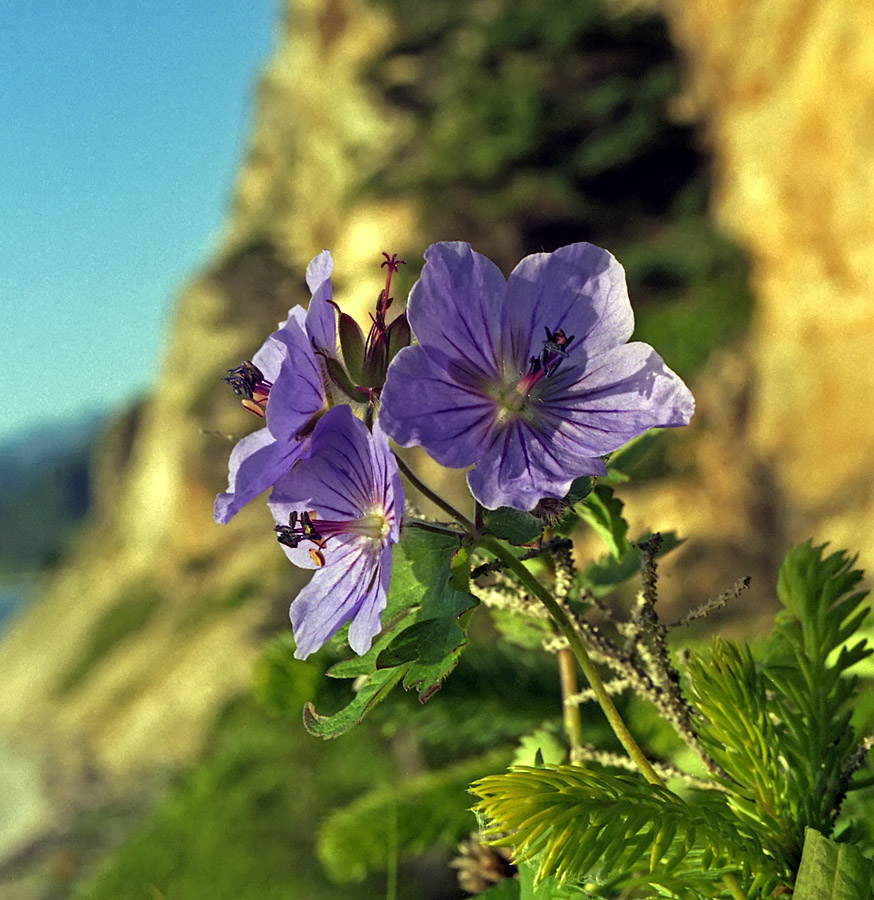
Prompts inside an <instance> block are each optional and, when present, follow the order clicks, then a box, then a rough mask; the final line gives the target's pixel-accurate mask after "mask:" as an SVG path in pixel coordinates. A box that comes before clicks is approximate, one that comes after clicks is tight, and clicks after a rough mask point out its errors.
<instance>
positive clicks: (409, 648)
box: [304, 528, 477, 738]
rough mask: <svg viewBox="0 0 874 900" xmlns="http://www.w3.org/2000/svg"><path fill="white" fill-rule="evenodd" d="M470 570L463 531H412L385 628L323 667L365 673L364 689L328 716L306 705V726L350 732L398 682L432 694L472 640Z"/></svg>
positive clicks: (400, 554)
mask: <svg viewBox="0 0 874 900" xmlns="http://www.w3.org/2000/svg"><path fill="white" fill-rule="evenodd" d="M469 569H470V550H469V548H467V547H462V546H460V544H459V539H458V537H456V536H454V535H443V534H434V533H432V532H426V531H422V530H421V529H415V528H409V529H407V530H406V532H405V533H404V537H403V539H402V540H401V542H400V543H398V544H396V545H395V547H394V551H393V554H392V571H391V582H390V585H389V591H388V598H387V603H386V608H385V611H384V612H383V614H382V621H383V629H382V632H381V633H380V634H379V635H378V636H377V639H376V640H375V641H374V643H373V646H372V647H371V648H370V650H369V651H368V652H367V653H365V654H364V655H363V656H353V657H351V658H349V659H345V660H342V661H341V662H339V663H336V664H335V665H333V666H332V667H331V668H330V669H328V671H327V673H326V674H327V675H328V676H329V677H330V678H364V679H365V680H364V684H363V687H361V688H360V689H359V691H358V693H356V695H355V696H354V698H353V699H352V700H351V701H350V702H349V704H348V706H346V707H345V708H344V709H342V710H340V711H339V712H337V713H335V714H333V715H330V716H322V715H320V714H319V713H317V712H316V710H315V708H314V707H313V705H312V704H311V703H310V704H307V706H306V708H305V710H304V724H305V725H306V727H307V730H308V731H310V732H311V733H312V734H317V735H319V736H320V737H326V738H331V737H336V736H337V735H339V734H342V733H343V732H345V731H348V730H349V729H350V728H352V727H353V726H354V725H357V724H358V723H359V722H361V720H362V718H363V717H364V715H365V714H366V713H367V711H368V710H369V709H370V708H371V707H372V706H373V705H374V704H375V703H377V702H378V701H379V700H382V699H383V698H384V697H385V695H386V694H387V693H388V691H389V690H391V688H392V687H394V685H395V684H397V683H398V682H399V681H402V682H403V685H404V687H405V688H406V689H407V690H409V689H410V688H416V689H417V690H418V692H419V699H420V700H421V701H422V702H423V703H424V702H425V701H426V700H427V699H428V698H429V697H431V695H432V694H434V692H435V691H436V690H437V689H438V688H439V687H440V684H441V682H442V681H443V679H444V678H445V677H446V675H447V674H448V673H449V672H450V671H451V670H452V669H453V668H454V667H455V664H456V662H457V661H458V656H459V654H460V653H461V650H462V647H463V646H464V645H465V644H466V642H467V635H466V628H467V621H468V619H469V617H470V612H471V611H472V609H473V608H474V607H475V606H476V605H477V600H476V598H475V597H474V596H473V595H472V594H470V593H468V592H467V586H468V575H469Z"/></svg>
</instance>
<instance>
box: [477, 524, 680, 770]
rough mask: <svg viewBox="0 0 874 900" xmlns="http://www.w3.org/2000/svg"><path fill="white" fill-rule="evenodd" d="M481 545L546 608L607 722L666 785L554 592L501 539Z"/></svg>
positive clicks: (641, 763) (642, 764) (640, 766)
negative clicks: (644, 752)
mask: <svg viewBox="0 0 874 900" xmlns="http://www.w3.org/2000/svg"><path fill="white" fill-rule="evenodd" d="M479 546H480V547H481V548H482V549H483V550H485V551H487V552H488V553H491V554H492V556H495V557H496V558H497V559H499V560H501V562H503V563H505V564H506V566H507V568H508V569H510V570H511V571H512V572H513V574H514V575H515V576H516V577H517V578H518V579H519V581H520V582H521V583H522V585H523V587H525V588H526V590H528V591H530V592H531V593H532V594H534V596H535V597H537V599H538V600H540V602H541V603H542V604H543V605H544V606H545V607H546V608H547V610H548V611H549V614H550V615H551V616H552V618H553V621H554V622H555V623H556V625H558V627H559V628H560V629H561V632H562V634H563V635H564V636H565V637H566V638H567V641H568V644H570V649H571V650H572V651H573V654H574V656H575V657H576V658H577V662H578V663H579V664H580V668H581V669H582V670H583V674H584V675H585V676H586V679H587V680H588V682H589V685H590V687H591V688H592V693H593V694H594V695H595V699H596V700H597V701H598V703H599V704H600V706H601V709H602V710H603V711H604V715H605V716H606V717H607V721H608V722H609V723H610V727H611V728H612V729H613V733H614V734H615V735H616V737H617V738H618V739H619V742H620V743H621V744H622V746H623V747H624V748H625V752H626V753H627V754H628V755H629V756H630V757H631V759H632V760H633V762H634V764H635V765H636V766H637V768H638V769H640V771H641V773H642V774H643V777H644V778H646V780H647V781H648V782H649V783H650V784H658V785H664V780H663V779H662V778H661V777H660V776H659V774H658V773H657V772H656V770H655V769H654V768H653V767H652V765H651V764H650V761H649V760H648V759H647V758H646V756H644V754H643V751H642V750H641V749H640V747H639V746H638V745H637V742H636V741H635V740H634V737H633V736H632V734H631V732H630V731H629V730H628V726H627V725H626V724H625V722H624V721H623V720H622V717H621V716H620V715H619V711H618V710H617V709H616V706H615V705H614V703H613V700H612V698H611V697H610V695H609V694H608V693H607V689H606V688H605V687H604V682H603V681H601V676H600V675H599V674H598V670H597V669H596V668H595V664H594V663H593V662H592V660H591V657H590V656H589V654H588V653H587V652H586V648H585V647H584V646H583V644H582V642H581V641H580V636H579V635H578V634H577V631H576V629H575V628H574V626H573V623H572V622H571V620H570V619H569V618H568V616H567V614H566V613H565V611H564V610H563V609H562V608H561V607H560V606H559V605H558V603H557V602H556V600H555V597H553V596H552V594H551V593H550V592H549V591H548V590H547V589H546V588H545V587H544V586H543V585H542V584H541V583H540V582H539V581H538V580H537V579H536V578H535V577H534V576H533V575H532V574H531V572H529V571H528V569H526V568H525V566H524V565H522V563H521V562H520V561H519V560H518V559H516V557H515V556H514V555H513V554H512V553H511V552H510V551H509V550H508V549H507V548H506V547H505V546H504V545H503V544H501V543H500V542H499V541H496V540H495V539H494V538H491V537H482V538H480V541H479Z"/></svg>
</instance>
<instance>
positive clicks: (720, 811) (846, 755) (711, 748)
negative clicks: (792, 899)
mask: <svg viewBox="0 0 874 900" xmlns="http://www.w3.org/2000/svg"><path fill="white" fill-rule="evenodd" d="M605 519H606V517H605ZM861 578H862V575H861V573H860V572H858V571H856V570H854V569H853V560H852V559H850V558H849V557H848V556H847V554H846V553H843V552H838V553H834V554H831V555H825V554H824V547H822V546H820V547H814V546H812V545H811V543H809V542H808V543H806V544H803V545H801V546H799V547H796V548H794V549H792V550H791V551H790V552H789V553H788V554H787V556H786V559H785V561H784V564H783V567H782V569H781V571H780V576H779V580H778V596H779V598H780V600H781V602H782V604H783V607H784V609H783V611H782V612H781V613H780V614H779V616H778V619H777V622H776V624H775V627H774V630H773V632H772V633H771V635H770V637H769V638H768V640H767V641H766V642H765V643H764V645H763V646H762V648H761V650H760V651H759V652H758V653H756V654H754V653H753V651H752V650H751V649H750V648H749V647H747V646H743V645H741V644H738V643H736V642H731V641H726V640H721V639H717V640H715V641H714V642H713V644H712V646H711V647H710V649H709V651H708V652H707V653H699V654H692V655H691V656H690V658H689V660H688V666H687V672H686V678H685V680H684V685H685V689H686V694H687V696H688V698H689V699H690V701H691V703H692V707H691V709H692V723H693V725H694V728H695V730H696V731H697V735H698V739H699V740H700V742H701V744H702V746H703V748H704V750H705V751H706V752H707V754H709V756H710V758H711V760H712V761H713V762H715V763H716V764H717V766H719V767H720V770H719V772H718V773H717V774H716V775H715V776H714V779H713V780H714V787H718V788H719V789H718V790H709V791H703V790H697V789H696V790H690V791H689V792H688V793H685V794H683V795H682V796H680V795H678V794H676V793H672V792H671V791H669V790H667V789H666V788H663V787H658V786H653V785H651V784H648V783H646V782H644V781H643V780H642V779H640V778H639V777H633V776H629V775H625V774H621V775H617V774H609V775H608V774H598V773H597V772H595V771H592V770H589V769H585V768H581V767H571V766H557V765H554V764H553V765H548V766H546V767H543V768H536V769H535V768H525V767H516V768H514V769H512V770H511V771H510V772H509V773H507V774H505V775H494V776H490V777H488V778H485V779H482V780H481V781H479V782H478V783H477V784H475V785H474V790H475V792H476V794H477V795H478V796H479V797H480V802H479V804H478V805H477V807H476V808H477V810H478V812H480V813H481V814H482V815H483V816H484V817H485V818H486V819H487V821H488V822H489V823H491V826H490V827H491V833H492V834H493V835H496V836H498V837H497V841H496V842H497V843H504V844H507V845H510V846H512V847H513V848H514V853H515V855H516V856H517V858H518V859H520V860H521V861H523V862H527V864H528V865H530V866H532V867H534V868H535V869H536V873H537V881H540V880H542V879H544V878H548V877H552V878H555V879H557V880H558V882H560V883H561V884H563V885H570V886H571V887H576V888H582V887H585V889H586V890H597V891H598V892H599V895H603V896H605V897H606V896H614V893H613V892H615V891H618V890H632V895H633V896H638V895H637V894H636V893H634V890H635V889H649V890H651V891H656V892H658V894H659V896H665V897H675V898H683V900H685V898H697V900H712V898H716V897H728V896H732V897H736V896H740V895H741V894H740V893H738V892H741V893H742V895H743V896H745V897H747V898H765V897H768V896H770V895H771V892H772V891H773V890H774V889H775V888H776V887H777V886H778V885H784V886H786V887H789V886H791V885H792V884H793V882H794V881H795V877H796V873H798V878H799V883H798V889H799V891H801V890H803V891H807V892H808V893H807V894H806V896H810V897H814V896H815V897H831V896H835V897H847V898H848V900H849V897H856V896H858V897H861V898H864V897H867V896H869V891H870V888H869V879H870V877H871V863H870V862H869V861H867V860H864V858H863V857H862V856H861V855H860V853H859V850H858V844H859V842H860V839H861V838H864V840H863V841H862V843H864V842H865V840H866V841H868V842H870V835H867V836H866V835H865V827H863V825H864V823H862V822H855V823H853V827H850V828H847V827H845V826H846V823H841V828H840V829H839V835H840V838H839V840H840V843H834V842H829V841H827V836H828V835H829V834H831V833H832V831H833V830H834V829H835V825H836V823H838V822H839V815H840V811H841V806H842V803H843V800H844V797H845V796H846V794H847V791H851V790H853V787H854V785H853V783H852V781H851V778H852V775H853V772H854V770H855V767H856V765H857V764H858V762H859V761H860V760H861V755H858V754H860V753H861V751H860V750H859V745H858V736H857V733H856V731H855V729H854V727H853V723H852V722H851V718H852V717H851V713H852V711H853V706H854V700H855V698H856V697H857V693H858V686H859V682H858V678H857V677H856V676H855V675H853V674H852V673H850V672H849V671H848V670H849V669H850V668H851V667H852V666H854V665H856V664H857V663H859V662H860V661H861V660H863V659H864V658H866V657H867V656H868V655H869V654H870V653H871V650H870V649H869V648H868V646H867V645H866V642H865V640H864V639H863V638H862V637H861V634H862V628H863V626H864V624H865V620H866V618H867V615H868V610H867V608H866V607H864V606H863V601H864V599H865V592H863V591H861V590H858V587H859V583H860V581H861ZM865 746H867V745H865ZM863 749H864V747H863ZM854 759H855V760H856V762H855V763H854V762H852V760H854ZM865 783H866V782H865V781H862V782H861V784H865ZM811 829H813V831H812V830H811ZM507 832H509V833H510V834H509V836H506V835H507ZM805 833H807V839H806V840H807V843H806V844H805ZM811 835H818V837H819V839H820V840H821V841H825V843H824V844H822V843H820V844H814V843H812V842H813V841H815V840H816V839H815V838H813V837H811ZM849 840H853V841H856V842H857V846H856V847H853V848H847V849H842V848H843V847H844V846H845V842H846V841H849ZM802 849H803V854H802ZM799 866H800V868H799ZM523 874H524V869H523ZM849 885H852V887H850V886H849ZM860 886H863V887H860ZM534 890H535V893H533V894H529V895H530V896H531V897H540V896H541V895H540V894H539V893H537V890H539V889H538V888H534ZM854 891H855V893H854ZM834 892H836V893H834ZM521 896H522V897H525V896H528V895H526V889H525V887H524V879H523V887H522V892H521ZM543 896H547V894H544V895H543ZM647 896H650V895H647ZM801 896H805V894H801Z"/></svg>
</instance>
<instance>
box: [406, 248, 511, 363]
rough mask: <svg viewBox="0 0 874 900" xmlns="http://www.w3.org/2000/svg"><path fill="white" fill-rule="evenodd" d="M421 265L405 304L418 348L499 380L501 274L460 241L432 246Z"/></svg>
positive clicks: (503, 282) (488, 261) (502, 285)
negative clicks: (419, 272)
mask: <svg viewBox="0 0 874 900" xmlns="http://www.w3.org/2000/svg"><path fill="white" fill-rule="evenodd" d="M425 260H426V262H425V267H424V268H423V269H422V276H421V277H420V278H419V280H418V281H417V282H416V284H415V285H414V286H413V290H412V292H411V293H410V300H409V303H408V305H407V317H408V319H409V322H410V325H411V327H412V329H413V332H414V334H415V335H416V337H417V339H418V341H419V343H420V344H421V345H422V346H423V347H425V348H426V349H427V350H428V351H429V352H430V351H431V350H436V351H439V352H441V353H443V354H444V356H445V358H446V359H447V360H450V361H453V362H455V363H456V364H458V365H461V366H462V367H463V368H465V369H470V370H472V371H479V372H482V373H483V374H484V375H487V376H495V375H497V374H498V373H499V372H500V366H501V360H502V358H503V353H502V351H501V347H500V342H501V330H500V322H501V315H502V313H501V310H502V308H503V303H504V292H505V290H506V282H505V281H504V276H503V275H502V274H501V270H500V269H499V268H498V267H497V266H496V265H495V264H494V263H493V262H492V261H491V260H489V259H486V257H485V256H481V255H480V254H479V253H474V252H473V251H472V250H471V249H470V245H469V244H465V243H462V242H460V241H456V242H454V243H443V244H432V245H431V246H430V247H429V248H428V249H427V250H426V251H425Z"/></svg>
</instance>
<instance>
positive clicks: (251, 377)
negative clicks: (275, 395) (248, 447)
mask: <svg viewBox="0 0 874 900" xmlns="http://www.w3.org/2000/svg"><path fill="white" fill-rule="evenodd" d="M222 381H225V382H227V383H228V384H229V385H230V386H231V387H232V388H233V389H234V393H235V394H236V395H237V396H238V397H244V398H245V399H244V400H243V401H242V403H243V407H244V409H247V410H249V412H250V413H253V414H254V415H256V416H258V418H259V419H263V418H264V415H265V412H264V410H265V407H266V406H267V397H268V396H269V395H270V388H272V387H273V383H272V382H270V381H267V379H266V378H265V377H264V374H263V372H262V371H261V370H260V369H259V368H258V366H256V365H255V364H254V363H253V362H251V361H250V360H248V359H247V360H246V361H245V362H244V363H242V365H239V366H237V367H236V368H235V369H228V374H227V375H225V376H223V377H222Z"/></svg>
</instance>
